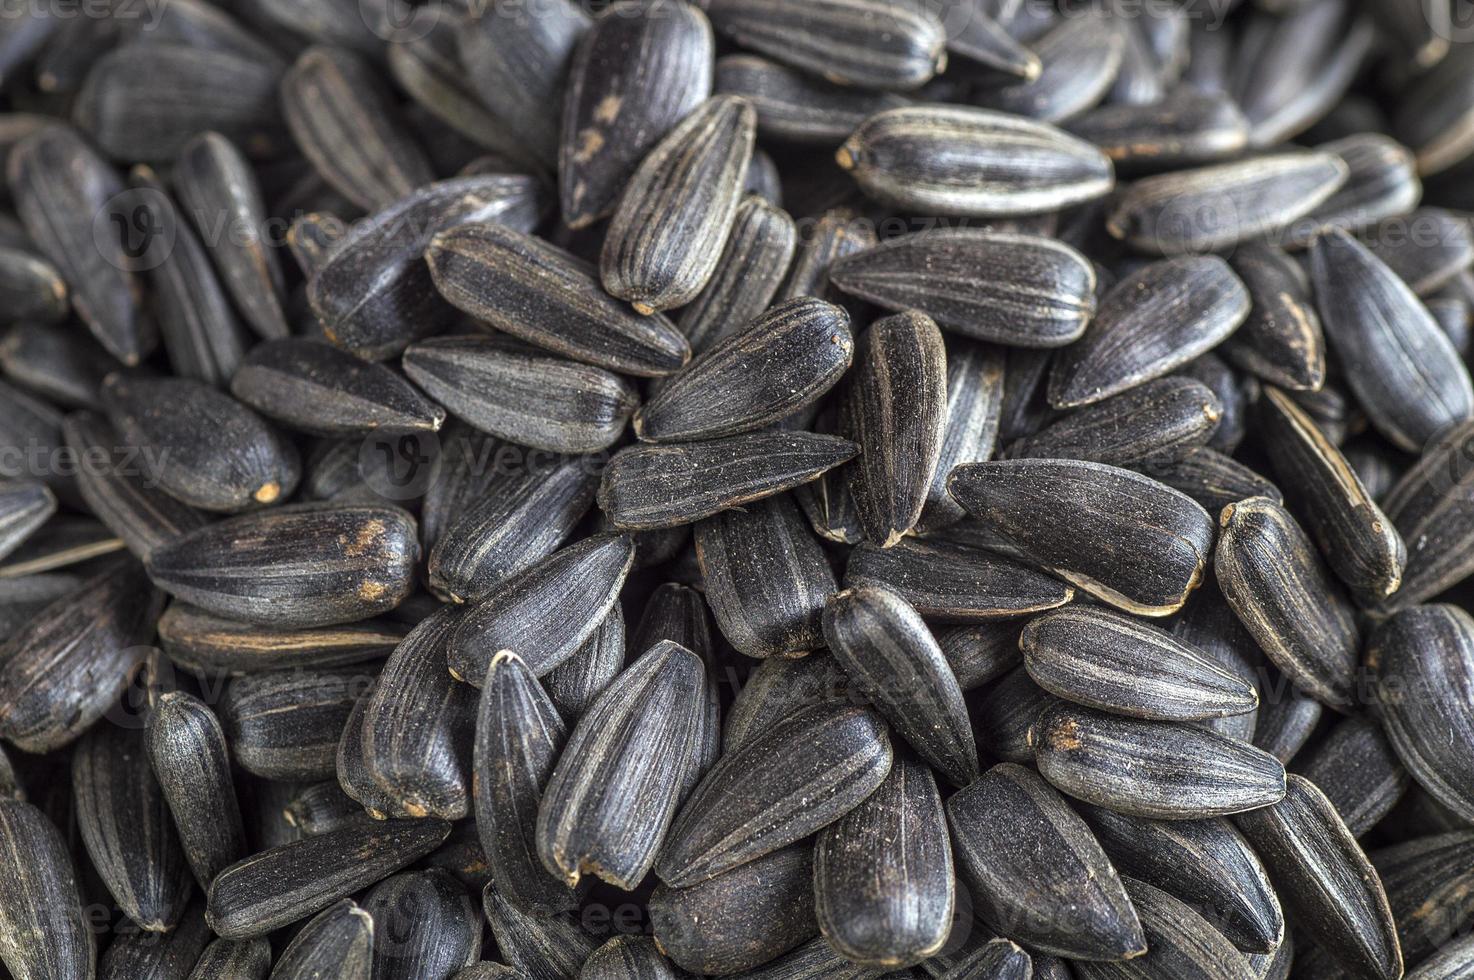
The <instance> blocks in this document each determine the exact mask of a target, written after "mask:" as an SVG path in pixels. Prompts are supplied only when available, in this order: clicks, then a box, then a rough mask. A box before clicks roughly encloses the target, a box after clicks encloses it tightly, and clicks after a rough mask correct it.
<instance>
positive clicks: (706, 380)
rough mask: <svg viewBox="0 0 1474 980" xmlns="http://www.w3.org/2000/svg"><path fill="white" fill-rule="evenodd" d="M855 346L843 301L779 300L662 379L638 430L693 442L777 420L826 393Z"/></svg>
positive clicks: (645, 435)
mask: <svg viewBox="0 0 1474 980" xmlns="http://www.w3.org/2000/svg"><path fill="white" fill-rule="evenodd" d="M853 354H854V342H853V339H852V338H851V336H850V318H849V314H848V313H846V312H845V311H844V310H843V309H842V308H840V307H838V306H835V305H834V304H832V303H826V302H824V301H823V300H819V299H813V298H811V297H804V298H800V299H792V300H788V301H786V302H783V303H779V304H778V305H776V306H774V307H772V308H771V309H769V310H768V311H767V312H765V313H763V314H762V315H760V316H758V317H757V318H756V319H754V320H753V321H752V322H751V324H749V325H747V326H745V327H742V328H740V329H738V330H736V331H733V332H730V333H728V334H727V335H726V336H725V337H724V338H722V339H721V340H719V341H717V342H715V343H713V344H712V345H711V347H710V348H709V349H708V350H707V351H706V352H705V353H702V354H700V355H699V356H697V357H696V358H695V359H694V360H693V361H691V362H690V363H689V364H687V365H686V366H685V367H684V368H682V369H681V370H680V371H678V372H676V373H675V374H674V375H673V376H671V377H670V378H667V379H665V380H664V381H663V382H662V383H661V386H660V391H659V392H658V393H657V394H655V395H654V396H653V397H652V398H651V399H650V401H649V402H647V403H646V404H645V405H643V406H641V407H640V410H639V411H638V412H636V413H635V419H634V426H635V434H636V435H637V436H639V437H640V438H641V439H642V440H644V441H646V442H688V441H692V440H698V439H716V438H721V437H723V436H734V435H739V434H741V433H743V432H748V431H751V430H753V429H760V428H763V427H764V426H768V425H772V424H774V423H777V422H780V421H782V420H783V419H785V418H788V417H789V416H790V415H793V414H794V413H795V412H797V411H799V410H801V409H803V408H804V407H806V406H808V405H810V404H812V403H813V402H815V401H817V400H818V399H819V398H821V397H823V395H824V393H825V392H827V391H828V390H829V389H830V388H832V387H833V386H834V384H835V383H836V382H837V381H839V378H840V376H841V375H842V374H844V372H845V371H846V370H847V369H848V368H849V366H850V359H851V357H852V356H853Z"/></svg>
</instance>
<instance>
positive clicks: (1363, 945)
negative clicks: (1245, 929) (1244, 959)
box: [1234, 774, 1402, 980]
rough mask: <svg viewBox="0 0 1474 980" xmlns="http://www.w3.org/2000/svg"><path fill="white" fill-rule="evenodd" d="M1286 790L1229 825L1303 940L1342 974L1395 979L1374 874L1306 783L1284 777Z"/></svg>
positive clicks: (1389, 931)
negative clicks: (1260, 863)
mask: <svg viewBox="0 0 1474 980" xmlns="http://www.w3.org/2000/svg"><path fill="white" fill-rule="evenodd" d="M1288 786H1289V792H1288V794H1287V795H1286V796H1285V798H1284V800H1283V801H1282V802H1280V803H1276V804H1275V805H1273V806H1269V807H1265V808H1263V809H1260V810H1256V811H1254V812H1252V813H1244V814H1240V815H1239V816H1238V817H1237V818H1235V821H1234V822H1235V823H1236V824H1237V825H1238V828H1239V830H1241V831H1243V833H1244V836H1245V837H1247V838H1248V839H1249V843H1251V844H1253V845H1254V849H1255V850H1256V851H1258V852H1259V855H1260V857H1262V858H1263V859H1264V866H1265V867H1266V868H1267V869H1268V870H1269V876H1270V880H1271V881H1273V882H1274V886H1275V890H1276V892H1277V893H1278V894H1279V897H1280V901H1282V902H1283V903H1284V905H1285V908H1286V911H1288V912H1289V913H1290V915H1291V916H1292V918H1293V921H1294V922H1295V924H1296V925H1297V926H1298V927H1300V928H1301V929H1303V930H1304V932H1305V934H1306V935H1308V936H1310V937H1311V938H1313V939H1314V940H1315V941H1316V943H1317V944H1318V945H1319V946H1320V947H1321V948H1322V949H1323V950H1324V951H1325V952H1327V953H1328V954H1330V955H1331V956H1332V957H1333V958H1334V959H1335V961H1336V962H1337V964H1338V965H1339V966H1340V967H1341V968H1342V969H1343V970H1344V971H1345V972H1346V973H1347V974H1348V975H1350V976H1353V977H1363V978H1366V980H1395V978H1397V977H1400V976H1401V975H1402V952H1401V950H1400V948H1399V946H1398V941H1397V926H1396V922H1395V921H1394V919H1393V917H1392V912H1391V909H1389V908H1388V905H1387V895H1386V894H1385V892H1384V891H1383V890H1382V882H1381V880H1380V879H1379V878H1378V877H1377V872H1376V869H1374V868H1373V867H1372V864H1371V862H1370V861H1368V860H1367V857H1366V855H1365V854H1364V853H1363V852H1362V849H1361V847H1360V846H1359V845H1358V844H1357V843H1356V838H1355V837H1353V836H1352V835H1351V831H1349V830H1347V829H1346V825H1345V824H1344V823H1342V822H1341V818H1340V817H1339V816H1337V815H1336V808H1335V807H1334V806H1332V805H1331V802H1330V801H1329V800H1327V799H1326V798H1325V794H1323V793H1322V792H1321V791H1320V790H1319V789H1317V788H1316V786H1315V784H1314V783H1312V782H1310V781H1309V780H1307V779H1304V778H1303V777H1301V776H1296V775H1293V774H1292V775H1291V776H1290V777H1289V781H1288Z"/></svg>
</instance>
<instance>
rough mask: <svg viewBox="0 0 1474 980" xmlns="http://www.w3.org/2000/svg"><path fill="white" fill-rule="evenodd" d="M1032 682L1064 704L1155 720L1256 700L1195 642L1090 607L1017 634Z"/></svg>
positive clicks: (1243, 707)
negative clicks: (1194, 645)
mask: <svg viewBox="0 0 1474 980" xmlns="http://www.w3.org/2000/svg"><path fill="white" fill-rule="evenodd" d="M1019 648H1020V649H1021V650H1023V654H1024V665H1025V666H1026V667H1027V668H1028V671H1029V676H1030V677H1032V678H1033V679H1034V683H1036V684H1038V685H1039V686H1040V687H1043V688H1044V689H1045V690H1047V691H1049V692H1050V693H1052V694H1055V695H1058V696H1059V697H1062V698H1064V699H1065V700H1067V701H1073V702H1075V703H1077V704H1083V705H1086V706H1087V707H1092V708H1099V709H1101V710H1102V711H1110V712H1113V713H1116V714H1123V715H1129V716H1131V717H1135V718H1146V719H1150V720H1156V721H1199V720H1203V719H1207V718H1221V717H1225V716H1228V715H1236V714H1243V713H1244V712H1246V711H1252V710H1254V709H1255V708H1257V707H1258V703H1259V697H1258V694H1257V693H1256V692H1255V690H1254V687H1253V686H1252V685H1251V684H1246V683H1245V682H1244V681H1243V680H1242V679H1241V678H1240V677H1238V676H1236V675H1235V674H1234V673H1233V672H1232V671H1229V670H1227V669H1225V668H1223V667H1220V666H1219V665H1218V664H1217V663H1216V662H1215V661H1214V660H1213V659H1212V658H1211V657H1209V656H1207V655H1206V654H1204V653H1203V652H1202V651H1200V650H1198V649H1197V648H1196V647H1193V646H1191V645H1190V644H1187V643H1184V642H1182V641H1181V640H1179V639H1177V638H1175V637H1173V636H1172V634H1170V633H1168V632H1166V631H1165V630H1162V629H1159V628H1157V627H1155V626H1151V625H1149V624H1147V623H1144V622H1142V621H1141V620H1139V619H1135V618H1133V617H1130V616H1126V615H1123V614H1121V613H1118V612H1113V611H1111V610H1108V609H1096V608H1091V607H1089V606H1079V607H1070V608H1066V609H1058V610H1055V611H1054V612H1049V613H1045V614H1044V615H1042V616H1036V617H1035V618H1033V619H1031V620H1030V621H1029V622H1028V624H1027V625H1026V626H1025V627H1024V630H1023V633H1022V634H1021V635H1020V636H1019Z"/></svg>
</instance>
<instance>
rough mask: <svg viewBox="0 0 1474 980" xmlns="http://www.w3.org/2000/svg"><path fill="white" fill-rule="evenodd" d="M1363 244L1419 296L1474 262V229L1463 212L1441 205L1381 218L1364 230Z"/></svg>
mask: <svg viewBox="0 0 1474 980" xmlns="http://www.w3.org/2000/svg"><path fill="white" fill-rule="evenodd" d="M1404 210H1410V209H1404ZM1365 244H1366V247H1367V249H1368V250H1369V251H1370V252H1371V253H1372V254H1373V255H1375V256H1376V257H1377V258H1379V259H1381V260H1382V261H1383V262H1385V263H1387V267H1388V268H1389V269H1391V270H1392V271H1393V272H1395V273H1397V276H1398V278H1399V279H1401V280H1402V281H1403V282H1405V283H1407V284H1408V287H1409V288H1411V289H1412V291H1413V292H1415V293H1417V294H1418V295H1419V296H1427V295H1429V294H1431V293H1433V292H1435V291H1437V290H1438V289H1439V288H1441V287H1443V286H1445V285H1448V284H1449V283H1450V282H1453V281H1454V280H1455V279H1456V278H1457V277H1458V276H1459V275H1460V274H1461V273H1462V272H1464V271H1465V270H1467V269H1468V268H1469V266H1470V264H1471V263H1474V229H1471V228H1470V227H1469V222H1468V221H1466V220H1465V219H1464V217H1463V215H1461V214H1455V213H1452V212H1449V211H1444V210H1442V209H1441V208H1419V209H1418V210H1416V211H1413V212H1412V213H1411V214H1406V215H1403V216H1399V217H1396V218H1393V219H1389V220H1387V221H1384V222H1382V223H1381V224H1379V225H1377V226H1376V227H1374V228H1371V229H1369V230H1368V231H1367V232H1366V237H1365Z"/></svg>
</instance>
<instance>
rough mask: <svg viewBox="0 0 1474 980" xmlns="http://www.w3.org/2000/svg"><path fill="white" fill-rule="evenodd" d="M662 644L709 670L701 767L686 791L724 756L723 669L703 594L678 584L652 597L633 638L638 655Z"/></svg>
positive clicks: (663, 587)
mask: <svg viewBox="0 0 1474 980" xmlns="http://www.w3.org/2000/svg"><path fill="white" fill-rule="evenodd" d="M662 640H670V641H672V642H675V643H678V644H680V645H681V646H683V647H685V648H686V649H687V650H690V651H691V652H692V653H694V654H696V656H697V657H698V658H699V659H700V660H701V663H702V665H703V666H704V667H705V668H706V701H705V703H704V704H703V706H702V728H701V747H700V749H699V752H698V755H699V760H698V765H697V767H696V768H695V769H693V770H692V771H691V772H690V773H689V774H688V776H687V779H688V784H687V786H686V789H690V788H691V787H692V786H695V785H696V781H697V780H699V779H700V778H701V775H702V774H703V773H704V772H705V771H706V770H707V769H709V768H710V767H711V764H712V763H713V762H715V761H716V759H717V756H718V755H719V754H720V753H721V745H722V714H721V711H722V706H721V690H720V688H719V686H718V679H719V677H718V674H719V672H720V671H721V670H722V669H723V665H722V662H721V660H720V659H719V658H718V656H717V648H716V644H715V642H714V641H713V640H712V633H711V617H710V615H709V613H708V612H707V608H706V600H705V599H704V598H702V595H701V593H700V592H697V591H696V590H695V589H693V588H689V587H687V586H684V585H681V584H679V583H676V582H667V583H665V584H664V585H661V586H658V587H656V589H655V591H654V592H652V593H650V598H649V600H648V601H647V602H646V603H645V609H644V611H643V612H642V613H641V614H640V622H639V625H638V626H637V627H636V628H635V632H634V635H633V636H632V637H631V638H630V649H631V650H633V651H635V653H637V654H640V653H642V652H648V651H649V650H651V649H652V648H654V647H655V646H656V645H657V644H658V643H660V642H661V641H662Z"/></svg>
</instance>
